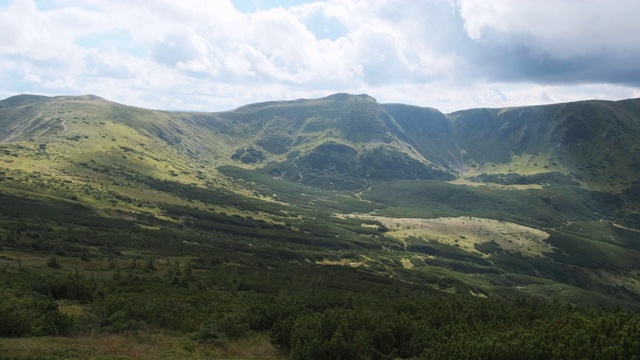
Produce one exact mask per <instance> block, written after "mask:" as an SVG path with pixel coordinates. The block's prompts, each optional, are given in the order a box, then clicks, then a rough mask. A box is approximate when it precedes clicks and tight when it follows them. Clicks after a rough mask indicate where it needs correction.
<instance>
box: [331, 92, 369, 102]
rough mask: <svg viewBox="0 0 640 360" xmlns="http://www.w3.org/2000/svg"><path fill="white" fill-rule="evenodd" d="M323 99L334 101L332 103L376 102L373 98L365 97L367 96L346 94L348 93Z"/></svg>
mask: <svg viewBox="0 0 640 360" xmlns="http://www.w3.org/2000/svg"><path fill="white" fill-rule="evenodd" d="M325 99H329V100H334V101H347V100H362V101H371V102H377V101H376V99H375V98H374V97H373V96H371V95H367V94H360V95H355V94H348V93H337V94H333V95H329V96H327V97H325Z"/></svg>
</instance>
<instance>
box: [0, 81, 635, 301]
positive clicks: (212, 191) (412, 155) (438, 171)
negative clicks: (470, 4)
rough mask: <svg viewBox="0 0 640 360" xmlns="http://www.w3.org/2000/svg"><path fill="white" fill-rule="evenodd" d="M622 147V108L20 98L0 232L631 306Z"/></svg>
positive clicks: (625, 129)
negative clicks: (158, 239)
mask: <svg viewBox="0 0 640 360" xmlns="http://www.w3.org/2000/svg"><path fill="white" fill-rule="evenodd" d="M638 139H640V99H629V100H623V101H615V102H614V101H597V100H590V101H581V102H572V103H563V104H552V105H540V106H527V107H513V108H502V109H469V110H463V111H457V112H454V113H450V114H443V113H442V112H440V111H438V110H436V109H432V108H425V107H418V106H411V105H404V104H381V103H378V102H377V101H376V100H375V99H374V98H373V97H371V96H369V95H350V94H334V95H330V96H327V97H324V98H320V99H310V100H307V99H300V100H294V101H273V102H265V103H258V104H251V105H246V106H242V107H240V108H237V109H235V110H232V111H227V112H217V113H204V112H169V111H159V110H149V109H143V108H138V107H132V106H126V105H122V104H118V103H114V102H111V101H108V100H105V99H102V98H100V97H97V96H93V95H85V96H57V97H44V96H35V95H19V96H14V97H11V98H8V99H5V100H2V101H0V180H1V181H0V197H2V205H1V206H0V207H1V209H0V210H1V212H2V216H3V219H4V220H3V221H4V223H3V224H4V225H3V229H2V230H1V231H2V232H3V233H4V234H0V235H3V236H4V237H5V238H6V237H8V236H9V234H10V233H11V232H12V231H14V230H15V228H16V226H17V225H16V223H17V222H16V221H14V220H15V217H16V216H18V218H20V219H23V220H24V219H32V220H33V219H37V220H38V221H58V222H61V223H65V222H69V223H71V224H75V225H74V226H76V225H77V226H80V225H82V223H83V221H85V222H86V221H89V220H87V219H88V218H87V219H85V217H90V218H91V219H101V220H100V221H106V222H109V221H113V222H114V223H117V224H119V225H117V226H125V225H123V224H128V225H126V226H130V225H131V226H135V227H136V228H138V229H144V230H145V231H146V230H149V229H151V230H153V231H158V230H159V229H160V230H162V229H173V228H175V229H192V230H194V231H195V230H197V231H204V232H207V231H214V232H216V233H217V232H220V233H224V234H233V235H234V236H242V237H244V238H247V239H253V240H247V241H249V242H250V243H251V244H252V246H257V247H258V248H259V247H264V248H270V249H272V248H274V246H275V247H276V248H281V251H279V252H277V253H278V254H279V255H277V256H283V257H284V258H286V261H290V260H292V259H294V260H295V261H299V262H305V261H306V262H310V263H316V264H320V265H322V266H352V267H356V268H358V269H360V271H365V272H368V273H371V274H375V275H376V276H383V277H395V278H400V279H404V280H405V281H409V282H416V283H421V282H424V283H427V284H431V285H433V286H435V287H437V288H441V289H444V290H446V289H448V288H450V289H454V288H456V289H459V288H460V287H464V288H465V289H467V290H468V291H471V292H472V293H473V294H482V295H483V296H491V295H495V294H504V293H505V292H515V293H527V294H534V295H537V296H543V297H550V298H561V299H564V300H567V301H570V302H583V301H587V302H592V303H597V304H613V303H615V304H622V305H623V306H629V307H637V306H638V304H640V141H638ZM34 208H38V209H39V212H38V214H37V215H32V214H33V213H34V210H33V209H34ZM60 214H66V215H68V217H67V216H66V215H65V216H64V217H63V218H61V216H62V215H60ZM74 214H76V215H77V214H80V215H78V216H77V218H76V219H74V220H69V218H70V217H73V216H75V215H74ZM12 219H13V220H12ZM43 219H44V220H43ZM78 219H80V220H82V219H84V220H82V221H80V220H78ZM34 221H35V220H34ZM23 222H24V221H23ZM82 226H84V225H82ZM117 226H116V227H117ZM151 230H150V231H151ZM29 231H30V230H29V229H28V227H27V229H24V228H23V232H27V233H29ZM176 231H179V230H176ZM32 233H33V234H35V233H36V232H35V230H34V231H32ZM33 236H34V237H36V235H33ZM141 236H142V235H141ZM142 237H143V238H152V237H153V235H149V234H147V235H144V236H142ZM61 241H62V240H61ZM140 241H142V240H140ZM54 243H55V241H54ZM62 243H63V242H60V243H55V244H53V245H52V248H53V247H54V246H59V245H60V244H62ZM88 243H91V241H89V242H88ZM142 243H144V241H142ZM274 244H277V246H276V245H274ZM94 245H95V246H96V247H95V248H92V249H89V251H90V252H93V253H94V255H96V256H98V255H99V254H100V253H101V250H100V249H101V247H104V246H116V247H117V246H120V247H122V249H126V248H129V247H131V246H133V245H131V244H128V243H126V242H122V243H118V244H111V245H107V244H106V243H102V242H99V243H98V244H94ZM5 246H6V245H5ZM25 246H26V245H25ZM135 246H136V247H138V248H143V246H142V245H139V244H138V245H135ZM122 249H121V250H122ZM254 250H255V249H254ZM247 251H249V250H247ZM255 251H257V252H259V250H255ZM296 252H297V253H298V254H303V255H295V253H296ZM121 253H124V252H122V251H121ZM283 254H285V255H283ZM310 254H312V255H313V256H310ZM434 269H435V270H434ZM420 274H422V275H420ZM425 274H431V275H429V276H427V275H425ZM434 274H435V275H434ZM425 276H426V277H425ZM442 279H448V280H447V281H443V280H442ZM447 284H448V285H447Z"/></svg>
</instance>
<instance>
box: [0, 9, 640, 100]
mask: <svg viewBox="0 0 640 360" xmlns="http://www.w3.org/2000/svg"><path fill="white" fill-rule="evenodd" d="M50 7H53V9H51V10H42V9H38V7H37V5H36V3H35V2H34V1H33V0H13V1H12V2H11V4H10V5H9V6H6V7H0V65H1V66H0V79H1V80H2V81H3V83H4V84H5V88H9V90H6V89H5V90H3V92H0V96H1V95H10V94H13V93H17V92H31V93H43V94H50V95H54V94H62V93H67V94H82V93H93V94H96V95H100V96H103V97H106V98H109V99H112V100H114V101H120V102H124V103H127V104H133V105H138V106H148V107H153V108H181V109H186V108H192V109H197V110H220V109H229V108H232V107H236V106H239V105H242V104H246V103H249V102H255V101H264V100H274V99H294V98H301V97H306V98H310V97H317V96H323V95H328V94H330V93H334V92H351V93H369V94H371V95H373V96H374V97H376V98H377V99H378V100H379V101H382V102H404V103H413V104H418V105H425V106H432V107H438V108H441V109H442V110H444V111H452V110H456V109H460V108H465V107H476V106H494V107H495V106H510V105H515V104H532V103H540V102H547V101H568V99H578V98H589V97H603V98H615V97H617V96H619V97H632V96H634V94H635V95H636V96H637V95H638V87H639V86H640V65H638V64H640V47H638V46H636V44H635V36H634V34H636V33H640V25H639V24H640V22H637V21H636V19H637V18H639V17H640V13H639V7H640V5H636V2H633V1H628V2H627V1H619V2H609V3H605V2H603V1H601V0H589V1H580V2H578V1H570V0H565V1H553V2H551V1H550V0H542V1H534V0H519V1H518V2H513V1H508V0H495V1H490V2H489V1H480V0H477V1H472V0H422V1H413V0H328V1H316V2H311V3H303V4H300V5H298V6H294V7H290V8H286V9H285V8H282V7H277V6H275V7H271V8H270V9H267V10H259V11H256V12H253V13H242V12H240V11H238V10H237V9H236V8H234V6H233V4H232V3H231V2H230V1H228V0H215V1H199V0H183V1H179V2H178V1H172V0H157V1H153V2H149V1H146V0H60V1H59V2H52V3H51V6H50ZM257 8H259V7H257ZM633 79H636V80H635V81H636V83H635V84H634V83H633Z"/></svg>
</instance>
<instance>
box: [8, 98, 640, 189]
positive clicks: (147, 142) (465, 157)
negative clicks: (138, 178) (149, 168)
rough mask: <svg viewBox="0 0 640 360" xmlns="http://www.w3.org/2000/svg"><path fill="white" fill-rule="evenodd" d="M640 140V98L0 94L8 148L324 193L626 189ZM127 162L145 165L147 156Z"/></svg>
mask: <svg viewBox="0 0 640 360" xmlns="http://www.w3.org/2000/svg"><path fill="white" fill-rule="evenodd" d="M639 136H640V100H638V99H635V100H633V99H632V100H625V101H618V102H609V101H584V102H577V103H567V104H555V105H545V106H530V107H518V108H508V109H472V110H465V111H458V112H455V113H452V114H448V115H445V114H442V113H441V112H439V111H438V110H435V109H429V108H420V107H416V106H409V105H402V104H379V103H377V102H376V101H375V99H374V98H372V97H370V96H368V95H348V94H335V95H331V96H328V97H325V98H321V99H313V100H295V101H274V102H267V103H259V104H252V105H247V106H243V107H240V108H238V109H236V110H233V111H228V112H222V113H190V112H165V111H156V110H147V109H141V108H135V107H130V106H125V105H120V104H116V103H112V102H109V101H106V100H104V99H101V98H99V97H96V96H91V95H87V96H79V97H55V98H48V97H43V96H32V95H21V96H15V97H12V98H9V99H5V100H2V101H0V141H2V142H3V143H8V142H16V141H27V140H29V141H34V142H36V141H37V142H39V143H49V142H54V143H60V142H64V141H65V140H69V139H72V140H75V141H78V142H80V143H82V142H86V143H90V146H88V148H89V149H88V150H89V151H84V152H83V153H82V154H78V156H79V158H78V157H77V160H81V159H80V158H85V160H90V158H91V157H98V158H100V159H105V155H106V156H107V157H109V156H112V155H113V156H116V157H118V156H121V155H122V154H121V153H122V152H123V151H124V152H128V153H129V154H133V153H135V154H139V155H141V156H142V157H144V154H146V155H147V156H149V157H155V158H157V160H161V159H164V160H163V161H165V160H166V161H170V162H174V163H176V165H181V166H182V167H184V168H188V167H192V166H191V165H193V164H189V162H197V163H199V164H206V165H207V166H208V167H209V166H211V167H215V166H219V165H224V164H244V165H243V166H249V167H252V168H264V170H265V171H267V172H268V173H269V174H271V175H273V176H277V177H284V178H287V179H290V180H294V181H299V182H302V183H306V184H312V185H315V186H321V187H327V188H349V189H356V188H360V187H363V186H365V185H366V184H369V183H371V182H376V181H386V180H392V179H440V180H451V179H453V178H456V177H469V178H473V179H475V180H476V181H478V179H485V180H486V179H489V180H490V179H491V177H486V176H485V177H477V176H478V175H482V174H511V173H515V174H520V175H532V174H540V173H547V172H548V173H564V174H565V175H566V176H568V177H569V178H571V179H573V180H574V181H579V182H583V183H584V184H585V185H587V186H589V187H591V188H596V189H613V190H616V191H622V190H623V189H626V188H629V187H630V186H632V185H633V184H632V182H633V181H634V180H635V179H637V178H638V177H639V176H640V145H638V142H637V141H636V139H637V138H639ZM113 139H115V140H113ZM85 140H87V141H85ZM98 144H101V146H98ZM74 145H79V144H74ZM96 147H97V148H96ZM123 149H127V150H123ZM86 150H87V149H86ZM124 155H125V157H127V156H126V155H127V154H124ZM160 155H162V156H160ZM174 158H176V159H180V161H173V160H172V159H174ZM118 159H120V157H119V158H118ZM93 160H96V161H97V159H93ZM128 160H129V162H133V164H132V165H133V166H139V165H144V164H142V163H141V162H140V161H139V160H140V159H137V160H136V159H135V158H129V159H128ZM118 161H121V160H118ZM147 165H148V164H147ZM175 171H176V170H174V172H175ZM183 171H186V172H190V171H195V169H191V170H186V169H183ZM208 171H214V170H213V169H208ZM547 178H548V177H547Z"/></svg>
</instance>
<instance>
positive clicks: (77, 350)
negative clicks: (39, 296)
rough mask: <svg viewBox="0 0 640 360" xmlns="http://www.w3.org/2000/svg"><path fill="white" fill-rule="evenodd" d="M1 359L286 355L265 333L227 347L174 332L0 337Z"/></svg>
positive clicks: (188, 357)
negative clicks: (203, 342)
mask: <svg viewBox="0 0 640 360" xmlns="http://www.w3.org/2000/svg"><path fill="white" fill-rule="evenodd" d="M0 353H2V354H5V355H1V354H0V359H3V360H4V359H7V360H9V359H16V360H17V359H51V360H53V359H91V360H94V359H95V360H107V359H140V360H145V359H176V360H177V359H211V358H215V359H247V360H249V359H271V360H277V359H285V356H284V354H282V353H281V352H280V351H279V350H277V349H276V348H275V347H273V345H271V344H270V343H269V339H268V337H267V336H265V335H264V334H259V335H257V336H254V337H252V338H251V339H241V340H237V341H232V342H229V343H228V344H227V345H226V346H225V347H224V348H220V347H214V346H211V345H205V344H199V343H197V342H195V341H194V340H193V339H192V338H191V337H190V336H189V335H185V334H179V333H171V332H138V333H133V334H109V335H105V334H88V335H81V336H74V337H35V338H19V339H7V338H4V339H0Z"/></svg>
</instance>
